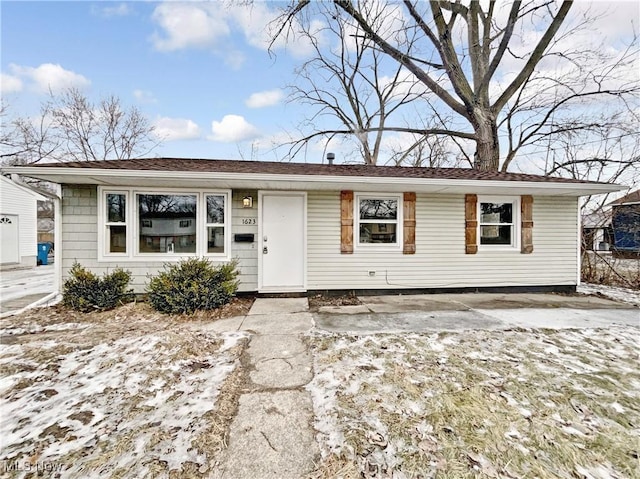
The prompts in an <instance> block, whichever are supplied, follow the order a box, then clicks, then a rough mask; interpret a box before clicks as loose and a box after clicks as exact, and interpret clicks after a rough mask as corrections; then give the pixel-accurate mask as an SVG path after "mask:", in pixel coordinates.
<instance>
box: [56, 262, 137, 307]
mask: <svg viewBox="0 0 640 479" xmlns="http://www.w3.org/2000/svg"><path fill="white" fill-rule="evenodd" d="M69 275H70V278H69V279H68V280H66V281H65V282H64V285H63V288H62V304H63V305H65V306H67V307H68V308H71V309H73V310H75V311H81V312H83V313H87V312H90V311H104V310H107V309H113V308H115V307H116V306H118V305H119V304H124V303H128V302H130V301H133V299H134V297H135V296H134V294H133V290H132V289H127V287H128V286H129V283H130V281H131V272H129V271H125V270H123V269H120V268H117V269H115V270H114V271H113V272H112V273H106V274H104V275H103V276H102V277H98V276H96V275H95V274H93V273H92V272H91V271H88V270H86V269H85V268H83V267H82V266H81V265H80V263H77V262H76V263H73V266H72V267H71V270H69Z"/></svg>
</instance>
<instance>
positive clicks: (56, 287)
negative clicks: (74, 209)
mask: <svg viewBox="0 0 640 479" xmlns="http://www.w3.org/2000/svg"><path fill="white" fill-rule="evenodd" d="M61 190H62V188H61V187H60V185H56V196H55V198H54V199H53V208H54V222H53V241H54V245H55V247H54V249H53V264H54V269H55V273H54V277H53V291H54V292H55V293H56V294H62V251H61V250H62V200H61V197H62V191H61Z"/></svg>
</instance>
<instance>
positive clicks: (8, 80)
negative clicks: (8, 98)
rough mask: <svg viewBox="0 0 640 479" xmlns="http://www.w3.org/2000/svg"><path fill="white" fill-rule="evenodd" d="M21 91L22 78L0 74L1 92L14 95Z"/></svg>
mask: <svg viewBox="0 0 640 479" xmlns="http://www.w3.org/2000/svg"><path fill="white" fill-rule="evenodd" d="M20 90H22V80H20V78H18V77H16V76H13V75H7V74H6V73H0V92H2V93H14V92H17V91H20Z"/></svg>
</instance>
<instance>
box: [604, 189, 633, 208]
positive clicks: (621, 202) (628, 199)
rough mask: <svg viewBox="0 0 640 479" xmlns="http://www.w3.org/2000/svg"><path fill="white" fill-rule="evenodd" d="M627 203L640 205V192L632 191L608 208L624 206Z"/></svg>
mask: <svg viewBox="0 0 640 479" xmlns="http://www.w3.org/2000/svg"><path fill="white" fill-rule="evenodd" d="M625 203H640V190H636V191H632V192H631V193H629V194H627V195H625V196H623V197H622V198H618V199H617V200H615V201H612V202H611V203H609V205H608V206H611V205H624V204H625Z"/></svg>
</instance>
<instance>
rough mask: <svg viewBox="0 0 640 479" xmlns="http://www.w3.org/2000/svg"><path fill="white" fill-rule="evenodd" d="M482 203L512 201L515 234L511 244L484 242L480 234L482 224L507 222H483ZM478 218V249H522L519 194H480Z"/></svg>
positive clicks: (512, 219)
mask: <svg viewBox="0 0 640 479" xmlns="http://www.w3.org/2000/svg"><path fill="white" fill-rule="evenodd" d="M482 203H511V204H512V205H513V206H512V207H511V221H512V224H513V235H512V237H511V244H510V245H501V244H482V237H481V236H480V232H481V227H482V226H492V225H504V224H507V223H482ZM476 215H477V218H478V230H477V238H478V251H517V252H519V251H520V235H521V234H520V230H521V221H520V197H519V196H478V204H477V213H476Z"/></svg>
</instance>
